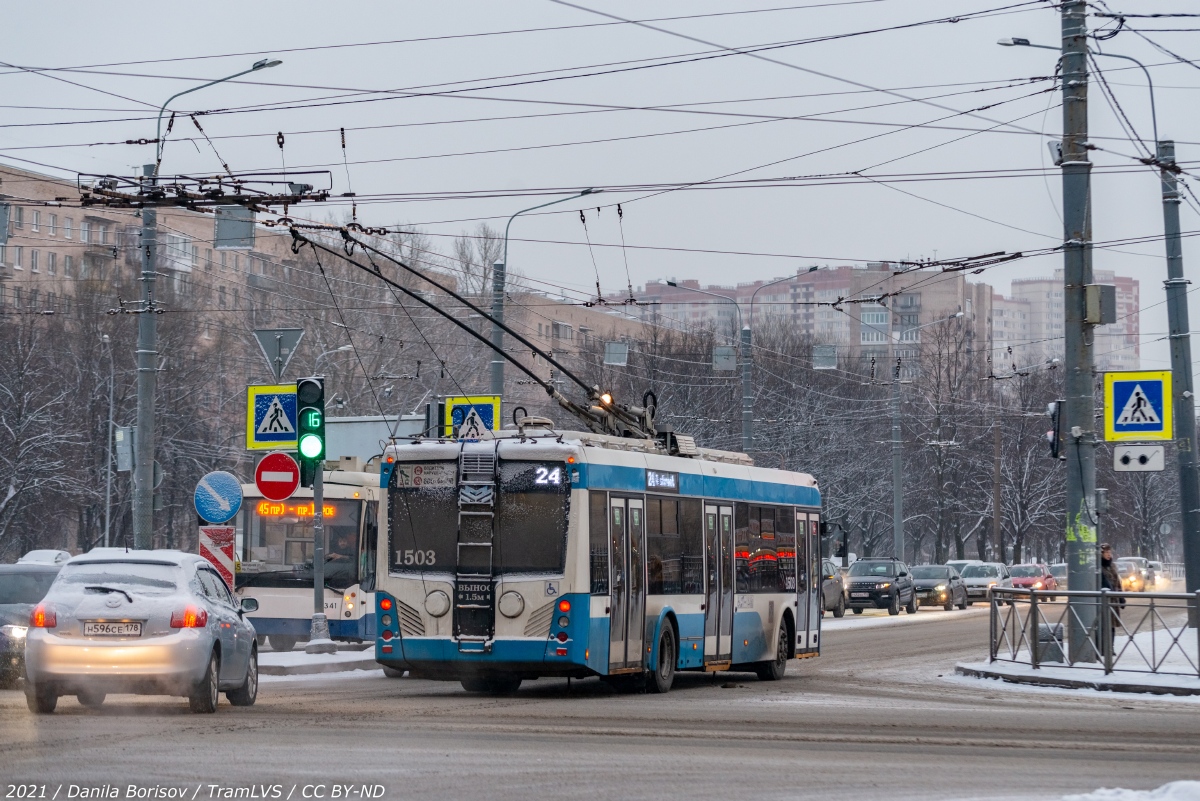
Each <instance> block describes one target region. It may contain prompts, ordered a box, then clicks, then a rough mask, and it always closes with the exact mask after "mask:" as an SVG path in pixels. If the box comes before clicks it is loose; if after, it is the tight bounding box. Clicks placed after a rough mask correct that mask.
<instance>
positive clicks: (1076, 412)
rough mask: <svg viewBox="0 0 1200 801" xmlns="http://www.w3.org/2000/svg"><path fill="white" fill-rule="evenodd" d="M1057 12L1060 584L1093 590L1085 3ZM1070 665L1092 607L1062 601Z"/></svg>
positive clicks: (1088, 657)
mask: <svg viewBox="0 0 1200 801" xmlns="http://www.w3.org/2000/svg"><path fill="white" fill-rule="evenodd" d="M1061 8H1062V93H1063V161H1062V180H1063V240H1064V243H1063V307H1064V308H1063V316H1064V326H1063V334H1064V348H1063V356H1064V358H1063V362H1064V365H1063V366H1064V367H1065V368H1066V369H1065V370H1064V372H1065V373H1066V376H1065V381H1066V400H1067V402H1066V409H1065V417H1064V423H1063V426H1064V429H1065V430H1066V432H1067V436H1066V442H1065V445H1066V457H1067V464H1066V468H1067V469H1066V479H1067V486H1066V496H1067V508H1066V538H1067V580H1068V582H1069V583H1070V588H1071V589H1072V590H1093V591H1094V590H1095V589H1096V588H1097V584H1098V583H1099V582H1098V580H1099V573H1098V564H1097V554H1096V545H1097V543H1096V511H1095V490H1096V431H1095V428H1096V423H1095V401H1094V397H1093V395H1094V389H1093V385H1092V382H1093V378H1092V372H1093V370H1094V366H1095V365H1094V354H1093V349H1092V343H1091V336H1090V331H1088V324H1087V323H1086V322H1085V309H1084V306H1085V290H1084V287H1085V286H1086V285H1087V284H1090V283H1091V282H1092V241H1091V240H1092V215H1091V194H1092V190H1091V171H1092V164H1091V162H1090V161H1089V160H1088V155H1087V145H1088V107H1087V85H1088V64H1087V2H1086V0H1066V1H1065V2H1064V3H1062V5H1061ZM1067 604H1068V607H1069V611H1068V613H1067V620H1068V626H1069V629H1068V634H1069V638H1068V641H1069V647H1070V654H1071V662H1072V663H1076V662H1094V661H1096V645H1095V641H1094V635H1095V629H1096V625H1095V623H1096V609H1095V606H1093V605H1092V602H1091V601H1081V600H1079V599H1068V601H1067Z"/></svg>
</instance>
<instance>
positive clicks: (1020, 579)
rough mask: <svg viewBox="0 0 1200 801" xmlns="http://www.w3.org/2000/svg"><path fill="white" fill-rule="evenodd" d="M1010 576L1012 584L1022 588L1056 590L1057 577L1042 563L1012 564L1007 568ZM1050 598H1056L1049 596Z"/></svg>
mask: <svg viewBox="0 0 1200 801" xmlns="http://www.w3.org/2000/svg"><path fill="white" fill-rule="evenodd" d="M1008 574H1009V575H1010V576H1012V585H1013V586H1014V587H1017V588H1018V589H1023V590H1057V589H1058V579H1056V578H1055V577H1054V574H1053V573H1051V572H1050V568H1048V567H1046V566H1045V565H1043V564H1040V563H1037V562H1032V563H1030V564H1024V565H1013V566H1012V567H1010V568H1009V569H1008ZM1050 600H1051V601H1053V600H1056V599H1055V598H1054V596H1053V595H1052V596H1050Z"/></svg>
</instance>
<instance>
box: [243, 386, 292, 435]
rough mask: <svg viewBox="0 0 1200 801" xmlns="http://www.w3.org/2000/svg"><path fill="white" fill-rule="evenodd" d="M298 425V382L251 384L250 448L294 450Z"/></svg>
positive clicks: (248, 413)
mask: <svg viewBox="0 0 1200 801" xmlns="http://www.w3.org/2000/svg"><path fill="white" fill-rule="evenodd" d="M296 426H297V421H296V385H295V384H252V385H251V386H249V387H247V389H246V450H251V451H256V450H285V451H286V450H289V449H290V450H294V449H295V448H296Z"/></svg>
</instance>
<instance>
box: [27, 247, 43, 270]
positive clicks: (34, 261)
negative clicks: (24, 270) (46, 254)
mask: <svg viewBox="0 0 1200 801" xmlns="http://www.w3.org/2000/svg"><path fill="white" fill-rule="evenodd" d="M39 255H40V254H39V253H38V251H36V250H31V251H29V272H31V273H38V272H41V265H39V264H38V256H39Z"/></svg>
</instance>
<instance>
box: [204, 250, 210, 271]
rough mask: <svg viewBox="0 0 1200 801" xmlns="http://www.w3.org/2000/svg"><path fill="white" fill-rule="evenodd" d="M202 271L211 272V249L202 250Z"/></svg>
mask: <svg viewBox="0 0 1200 801" xmlns="http://www.w3.org/2000/svg"><path fill="white" fill-rule="evenodd" d="M204 269H206V270H208V271H209V272H212V248H205V250H204Z"/></svg>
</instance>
